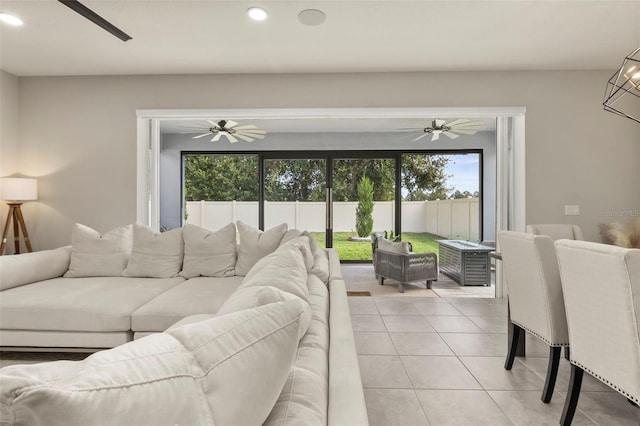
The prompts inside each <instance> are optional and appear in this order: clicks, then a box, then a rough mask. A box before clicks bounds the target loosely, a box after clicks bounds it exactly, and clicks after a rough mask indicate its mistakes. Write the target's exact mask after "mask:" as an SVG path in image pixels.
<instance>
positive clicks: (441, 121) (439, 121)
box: [433, 118, 445, 127]
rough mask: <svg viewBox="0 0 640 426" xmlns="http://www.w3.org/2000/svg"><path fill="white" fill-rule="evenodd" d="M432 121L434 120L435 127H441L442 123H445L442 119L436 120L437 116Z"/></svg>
mask: <svg viewBox="0 0 640 426" xmlns="http://www.w3.org/2000/svg"><path fill="white" fill-rule="evenodd" d="M433 121H435V123H436V127H442V125H443V124H444V123H445V121H444V120H438V119H437V118H436V119H435V120H433Z"/></svg>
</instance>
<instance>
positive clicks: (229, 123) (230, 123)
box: [224, 120, 238, 129]
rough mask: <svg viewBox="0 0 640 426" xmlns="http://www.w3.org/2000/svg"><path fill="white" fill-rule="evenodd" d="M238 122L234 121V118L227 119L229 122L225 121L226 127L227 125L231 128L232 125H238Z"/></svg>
mask: <svg viewBox="0 0 640 426" xmlns="http://www.w3.org/2000/svg"><path fill="white" fill-rule="evenodd" d="M237 125H238V123H237V122H235V121H233V120H227V122H226V123H225V125H224V127H226V128H227V129H230V128H232V127H235V126H237Z"/></svg>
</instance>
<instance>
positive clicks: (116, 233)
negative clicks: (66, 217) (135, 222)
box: [64, 223, 133, 278]
mask: <svg viewBox="0 0 640 426" xmlns="http://www.w3.org/2000/svg"><path fill="white" fill-rule="evenodd" d="M132 242H133V235H132V231H131V225H127V226H121V227H119V228H116V229H113V230H111V231H109V232H107V233H105V234H100V232H98V231H96V230H95V229H92V228H89V227H88V226H85V225H81V224H79V223H76V224H75V225H73V229H72V230H71V261H70V262H69V270H68V271H67V273H65V274H64V276H65V277H67V278H80V277H119V276H120V275H122V271H123V270H124V268H125V267H126V266H127V262H128V261H129V256H130V255H131V245H132Z"/></svg>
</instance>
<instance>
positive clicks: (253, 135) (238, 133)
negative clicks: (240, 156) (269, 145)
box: [234, 132, 264, 139]
mask: <svg viewBox="0 0 640 426" xmlns="http://www.w3.org/2000/svg"><path fill="white" fill-rule="evenodd" d="M234 135H236V136H238V135H242V136H246V137H248V138H254V139H264V135H262V134H259V133H248V132H235V133H234Z"/></svg>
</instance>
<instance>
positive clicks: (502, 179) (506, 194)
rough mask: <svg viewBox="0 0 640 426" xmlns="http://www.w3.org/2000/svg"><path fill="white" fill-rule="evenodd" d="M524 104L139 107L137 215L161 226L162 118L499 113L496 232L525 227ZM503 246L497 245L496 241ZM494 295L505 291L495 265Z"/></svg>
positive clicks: (469, 115) (483, 115)
mask: <svg viewBox="0 0 640 426" xmlns="http://www.w3.org/2000/svg"><path fill="white" fill-rule="evenodd" d="M525 112H526V108H525V107H465V108H446V107H445V108H242V109H142V110H136V117H137V119H136V129H137V135H136V140H137V147H136V156H137V163H136V164H137V167H136V169H137V188H136V220H137V222H139V223H141V224H145V225H147V226H150V227H151V228H152V229H154V230H156V231H157V230H159V228H160V220H159V219H160V217H159V213H160V202H159V199H160V173H159V170H160V122H161V121H162V120H170V119H207V118H210V117H215V116H233V117H235V118H238V119H257V118H261V119H296V118H297V119H312V118H317V119H331V118H345V119H346V118H360V119H364V118H371V119H376V118H416V119H419V118H423V117H429V116H448V117H452V116H464V117H467V118H487V117H497V126H496V156H497V170H496V181H497V188H496V232H498V231H500V230H516V231H524V229H525V224H526V185H525V170H526V162H525ZM498 250H499V246H498ZM496 269H497V271H496V297H502V296H503V293H504V291H503V290H504V288H503V283H502V281H503V280H502V271H501V268H500V267H498V268H496Z"/></svg>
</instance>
